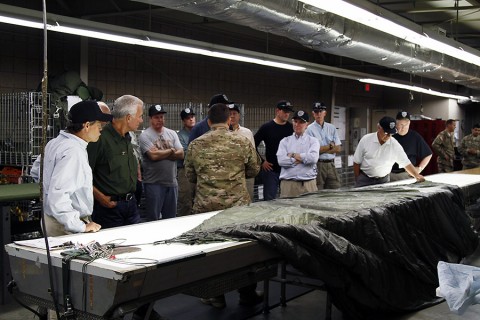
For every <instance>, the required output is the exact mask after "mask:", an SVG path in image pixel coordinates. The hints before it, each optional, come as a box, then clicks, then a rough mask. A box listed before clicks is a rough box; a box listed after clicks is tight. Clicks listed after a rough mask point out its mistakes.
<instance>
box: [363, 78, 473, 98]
mask: <svg viewBox="0 0 480 320" xmlns="http://www.w3.org/2000/svg"><path fill="white" fill-rule="evenodd" d="M358 81H360V82H365V83H370V84H377V85H380V86H387V87H392V88H399V89H406V90H410V91H415V92H421V93H425V94H429V95H432V96H438V97H443V98H449V99H456V100H470V97H466V96H459V95H456V94H449V93H443V92H440V91H435V90H432V89H425V88H422V87H417V86H412V85H407V84H401V83H397V82H390V81H384V80H376V79H359V80H358Z"/></svg>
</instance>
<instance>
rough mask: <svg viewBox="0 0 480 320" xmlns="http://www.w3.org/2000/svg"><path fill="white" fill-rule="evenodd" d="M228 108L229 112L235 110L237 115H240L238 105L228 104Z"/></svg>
mask: <svg viewBox="0 0 480 320" xmlns="http://www.w3.org/2000/svg"><path fill="white" fill-rule="evenodd" d="M228 108H229V109H230V110H235V111H237V112H238V113H240V105H238V104H236V103H234V104H229V105H228Z"/></svg>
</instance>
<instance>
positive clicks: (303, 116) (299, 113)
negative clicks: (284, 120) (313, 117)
mask: <svg viewBox="0 0 480 320" xmlns="http://www.w3.org/2000/svg"><path fill="white" fill-rule="evenodd" d="M308 118H309V117H308V113H307V112H305V111H303V110H298V111H295V113H294V114H293V117H292V119H301V120H303V122H308Z"/></svg>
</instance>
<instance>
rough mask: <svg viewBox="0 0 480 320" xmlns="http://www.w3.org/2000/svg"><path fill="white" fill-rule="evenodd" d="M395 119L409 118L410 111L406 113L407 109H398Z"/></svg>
mask: <svg viewBox="0 0 480 320" xmlns="http://www.w3.org/2000/svg"><path fill="white" fill-rule="evenodd" d="M396 119H397V120H404V119H408V120H410V113H408V112H407V111H400V112H399V113H397V118H396Z"/></svg>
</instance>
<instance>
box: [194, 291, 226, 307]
mask: <svg viewBox="0 0 480 320" xmlns="http://www.w3.org/2000/svg"><path fill="white" fill-rule="evenodd" d="M200 301H202V303H204V304H209V305H211V306H212V307H214V308H217V309H223V308H225V307H226V306H227V303H226V302H225V295H223V294H222V295H220V296H216V297H214V298H202V299H200Z"/></svg>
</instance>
